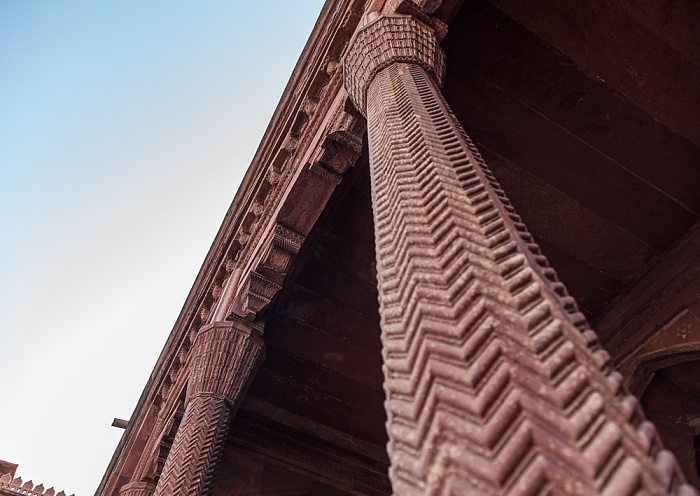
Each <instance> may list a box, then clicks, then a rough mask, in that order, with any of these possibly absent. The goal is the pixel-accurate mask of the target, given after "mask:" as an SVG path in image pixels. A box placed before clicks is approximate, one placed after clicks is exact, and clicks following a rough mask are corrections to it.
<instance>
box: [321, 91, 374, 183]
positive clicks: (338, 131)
mask: <svg viewBox="0 0 700 496" xmlns="http://www.w3.org/2000/svg"><path fill="white" fill-rule="evenodd" d="M332 122H333V123H332V124H331V126H330V129H329V131H328V133H327V134H326V137H325V138H324V140H323V142H322V143H321V146H319V148H318V150H317V151H316V153H315V154H314V158H313V160H312V162H311V165H310V166H309V170H311V172H314V173H315V174H318V175H319V176H321V177H323V178H324V179H326V180H328V181H331V182H334V183H336V184H338V183H340V181H341V179H342V175H343V174H345V173H346V172H347V170H348V169H349V168H350V167H353V166H354V165H355V163H356V162H357V159H358V158H359V157H360V153H362V136H363V134H364V131H365V121H364V119H363V118H362V117H361V116H359V115H358V114H357V113H356V112H355V111H354V108H353V107H352V105H346V106H344V107H340V108H339V109H338V111H337V112H336V115H335V116H334V117H333V121H332Z"/></svg>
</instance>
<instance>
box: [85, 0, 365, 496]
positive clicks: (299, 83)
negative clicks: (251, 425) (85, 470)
mask: <svg viewBox="0 0 700 496" xmlns="http://www.w3.org/2000/svg"><path fill="white" fill-rule="evenodd" d="M363 4H364V0H328V1H327V2H326V3H325V5H324V7H323V9H322V11H321V14H320V16H319V18H318V20H317V22H316V24H315V26H314V29H313V31H312V33H311V36H310V37H309V40H308V41H307V43H306V45H305V48H304V50H303V52H302V54H301V56H300V58H299V60H298V61H297V64H296V66H295V69H294V71H293V72H292V75H291V77H290V79H289V82H288V83H287V85H286V88H285V90H284V92H283V94H282V97H281V99H280V102H279V104H278V105H277V108H276V110H275V112H274V114H273V116H272V119H271V121H270V124H269V125H268V127H267V129H266V131H265V134H264V135H263V138H262V140H261V143H260V145H259V147H258V149H257V152H256V153H255V155H254V158H253V160H252V162H251V165H250V167H249V168H248V171H247V173H246V174H245V176H244V178H243V181H242V183H241V186H240V187H239V189H238V191H237V193H236V195H235V197H234V199H233V202H232V204H231V206H230V207H229V209H228V211H227V213H226V215H225V217H224V219H223V222H222V225H221V227H220V228H219V231H218V233H217V235H216V237H215V239H214V241H213V243H212V245H211V247H210V249H209V251H208V253H207V255H206V258H205V260H204V263H203V265H202V267H201V269H200V271H199V273H198V275H197V277H196V279H195V282H194V284H193V286H192V289H191V290H190V292H189V294H188V296H187V299H186V301H185V303H184V306H183V308H182V310H181V312H180V314H179V316H178V318H177V321H176V322H175V325H174V327H173V330H172V331H171V333H170V335H169V337H168V339H167V341H166V343H165V345H164V347H163V350H162V351H161V354H160V356H159V358H158V360H157V362H156V364H155V367H154V370H153V372H152V373H151V375H150V377H149V379H148V382H147V383H146V386H145V388H144V390H143V392H142V394H141V396H140V398H139V400H138V402H137V405H136V407H135V409H134V412H133V414H132V416H131V419H130V421H129V425H128V426H127V428H126V430H125V432H124V434H123V436H122V438H121V440H120V442H119V444H118V446H117V448H116V450H115V453H114V455H113V457H112V459H111V461H110V464H109V466H108V468H107V470H106V472H105V476H104V477H103V480H102V481H101V483H100V486H99V488H98V490H97V493H98V494H101V493H103V491H104V490H105V489H108V486H112V485H113V484H114V483H115V480H116V478H117V477H118V476H119V473H120V472H121V470H120V468H121V467H120V463H121V458H122V454H123V453H125V452H127V453H128V452H129V451H130V450H128V451H125V448H127V446H129V445H130V444H131V443H132V441H133V439H132V438H133V437H134V434H135V433H136V432H137V431H138V430H139V429H140V427H141V425H142V423H143V422H144V418H145V416H146V414H147V413H148V411H149V410H150V409H151V408H152V406H153V405H158V406H160V404H161V403H162V402H164V401H165V400H166V398H163V397H162V394H161V390H162V389H163V385H164V383H165V382H166V381H167V380H168V378H169V376H170V375H171V372H172V369H173V368H174V367H173V363H174V362H175V361H176V359H177V358H178V357H182V351H181V350H182V349H183V344H185V347H189V345H191V342H188V340H190V341H191V339H193V331H194V332H196V329H197V328H198V327H200V326H201V325H203V324H206V320H207V319H203V318H202V308H203V306H204V305H207V304H208V300H207V299H208V298H209V299H211V297H212V290H213V286H214V285H215V283H216V282H217V275H219V276H221V275H222V274H223V275H224V276H225V277H227V278H228V274H227V273H225V269H226V267H227V265H228V266H230V265H231V264H232V263H234V260H233V258H232V257H233V256H235V257H237V258H246V257H247V258H250V255H251V254H252V253H254V252H260V246H259V245H260V244H261V243H262V242H264V239H263V236H264V235H265V234H269V231H270V229H269V227H270V226H271V225H272V224H274V223H275V218H276V215H268V216H267V219H266V224H267V226H257V228H256V229H255V230H254V232H251V233H250V236H249V238H250V239H248V241H247V243H246V244H245V246H239V247H238V248H236V253H235V254H233V255H232V254H231V253H230V250H231V246H232V244H236V243H237V242H236V241H235V239H236V236H237V235H238V234H239V233H240V232H241V229H242V226H243V225H244V222H245V221H246V219H247V217H248V216H249V214H250V212H251V209H252V208H253V204H254V203H255V199H256V196H257V195H259V192H260V187H261V185H262V184H263V182H264V181H265V180H266V179H268V176H267V175H266V171H268V170H269V169H271V168H272V164H271V163H272V161H273V160H274V159H275V158H276V157H277V155H278V154H279V151H280V150H281V149H283V148H284V146H285V143H287V144H289V141H290V140H295V141H296V142H297V143H298V145H297V148H296V150H294V151H293V156H290V157H289V158H290V163H289V164H287V165H286V167H285V170H284V171H280V172H281V174H280V175H281V176H282V177H280V182H279V183H278V184H277V186H278V188H277V189H278V194H277V196H276V197H274V198H271V204H265V205H264V208H265V209H266V210H267V211H268V212H274V213H275V214H276V213H278V212H279V209H280V206H281V203H282V200H283V199H284V198H285V197H287V196H288V194H287V193H288V191H289V190H290V189H291V188H292V186H293V184H292V183H293V180H294V179H297V178H298V177H299V173H300V172H301V169H304V168H308V167H307V166H308V164H307V162H306V161H304V160H303V158H304V157H306V156H308V155H309V147H310V146H311V145H312V142H314V143H316V142H317V141H318V140H316V141H314V140H313V137H314V136H315V135H317V134H318V133H319V130H322V126H323V125H324V122H325V121H324V120H323V119H321V118H320V117H321V116H323V115H325V114H326V113H327V111H328V109H329V108H330V106H331V104H332V103H333V102H334V101H336V100H337V96H338V95H337V93H338V92H342V91H343V90H342V83H341V80H342V74H341V69H340V61H339V59H340V55H341V53H342V50H343V48H344V46H345V44H346V43H347V40H348V39H349V38H350V36H351V35H352V33H353V31H354V29H355V27H356V25H357V22H358V21H359V18H360V14H361V9H362V7H363ZM323 40H328V41H326V42H324V41H323ZM329 68H331V69H332V73H331V74H328V75H327V78H326V77H324V76H323V75H321V76H320V78H321V79H322V80H321V81H320V82H319V79H318V78H317V77H318V76H319V72H321V71H323V72H325V71H326V69H329ZM319 86H320V88H319ZM328 89H331V90H335V91H327V90H328ZM313 92H315V93H316V94H312V93H313ZM309 101H311V102H312V103H313V104H314V105H315V109H314V110H315V112H314V115H315V116H316V119H313V116H311V118H310V119H309V121H308V125H307V126H306V129H303V132H298V130H295V129H294V126H295V124H296V122H295V119H298V116H299V113H300V111H301V110H304V109H302V106H303V105H304V104H305V103H308V102H309ZM306 111H307V112H308V109H306ZM326 124H327V123H326ZM295 132H297V133H298V136H296V137H292V138H290V134H294V133H295ZM285 140H286V141H285ZM266 203H267V202H266ZM263 227H268V229H264V228H263ZM256 248H257V249H256ZM239 252H240V253H239ZM228 255H231V256H230V257H229V258H228V259H227V256H228ZM248 265H251V263H250V262H249V263H248ZM198 320H199V321H200V322H197V321H198ZM184 365H185V363H182V360H181V361H180V363H178V366H177V371H176V372H175V375H177V372H180V371H183V370H186V366H184ZM171 380H172V381H173V382H174V383H180V382H182V381H177V380H175V378H173V379H171ZM173 389H175V388H173ZM178 394H179V391H177V392H175V393H174V394H172V395H171V396H177V395H178ZM173 401H174V400H173V399H172V398H171V399H170V401H168V403H173ZM162 407H163V408H171V407H172V405H170V406H169V407H168V406H166V405H165V404H163V405H162ZM115 471H116V472H115ZM112 479H115V480H112Z"/></svg>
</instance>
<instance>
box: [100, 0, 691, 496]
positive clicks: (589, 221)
mask: <svg viewBox="0 0 700 496" xmlns="http://www.w3.org/2000/svg"><path fill="white" fill-rule="evenodd" d="M261 36H266V33H261ZM280 41H283V40H280ZM251 77H253V76H251ZM699 84H700V4H698V3H696V2H692V1H683V0H678V1H664V0H658V1H651V0H616V1H607V0H579V1H576V2H563V1H561V0H538V1H537V2H532V1H530V0H464V1H459V0H442V1H440V0H427V1H426V0H422V1H410V0H405V1H400V0H328V1H327V2H326V5H325V6H324V8H323V10H322V12H321V15H320V17H319V19H318V22H317V23H316V26H315V28H314V30H313V32H312V34H311V37H310V39H309V41H308V43H307V45H306V48H305V49H304V52H303V53H302V55H301V58H300V59H299V62H298V64H297V66H296V69H295V70H294V72H293V74H292V76H291V79H290V80H289V83H288V85H287V88H286V90H285V92H284V94H283V96H282V99H281V101H280V103H279V105H278V107H277V110H276V112H275V114H274V116H273V117H272V121H271V122H270V124H269V127H268V129H267V132H266V133H265V136H264V137H263V139H262V142H261V144H260V147H259V148H258V151H257V153H256V155H255V157H254V159H253V162H252V164H251V166H250V169H249V171H248V173H247V175H246V176H245V179H244V180H243V184H242V185H241V187H240V190H239V191H238V193H237V195H236V196H235V198H234V200H233V204H232V205H231V208H230V210H229V211H228V214H227V215H226V218H225V219H224V222H223V225H222V226H221V229H220V230H219V233H218V235H217V237H216V239H215V240H214V243H213V245H212V247H211V250H210V251H209V254H208V255H207V258H206V260H205V261H204V264H203V266H202V268H201V270H200V272H199V275H198V276H197V279H196V281H195V283H194V286H193V288H192V291H191V293H190V295H189V297H188V299H187V301H186V303H185V306H184V307H183V309H182V312H181V313H180V316H179V317H178V320H177V322H176V324H175V327H174V329H173V331H172V333H171V334H170V337H169V338H168V340H167V343H166V344H165V348H164V349H163V352H162V353H161V355H160V358H159V359H158V362H157V363H156V366H155V369H154V371H153V373H152V375H151V377H150V379H149V380H148V382H147V384H146V387H145V389H144V391H143V394H142V396H141V399H140V400H139V402H138V404H137V406H136V409H135V410H134V413H133V416H132V417H131V419H130V420H129V422H128V425H127V427H126V430H125V432H124V435H123V437H122V439H121V441H120V443H119V446H118V447H117V449H116V452H115V454H114V456H113V458H112V461H111V463H110V464H109V467H108V469H107V472H106V474H105V476H104V478H103V480H102V483H101V485H100V487H99V489H98V491H97V494H98V495H99V496H118V495H119V496H150V495H158V496H164V495H213V496H224V495H350V494H352V495H388V494H392V493H393V494H396V495H401V496H403V495H437V494H451V495H452V494H453V495H462V494H465V495H470V494H483V495H505V494H508V495H516V494H517V495H544V494H558V495H591V494H606V495H612V496H624V495H643V494H644V495H646V494H648V495H662V494H663V495H666V494H674V495H695V494H698V493H697V492H696V489H694V487H696V488H697V487H700V475H699V474H698V467H699V464H700V461H699V455H698V451H699V450H700V436H699V434H700V296H699V294H700V229H699V225H698V215H699V214H700V90H699ZM516 212H517V213H516ZM592 328H593V329H595V331H594V330H592Z"/></svg>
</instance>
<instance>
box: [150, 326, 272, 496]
mask: <svg viewBox="0 0 700 496" xmlns="http://www.w3.org/2000/svg"><path fill="white" fill-rule="evenodd" d="M261 354H262V339H261V336H260V335H259V334H258V333H257V331H256V330H255V329H253V328H252V327H251V326H248V325H245V324H242V323H240V322H219V323H215V324H211V325H209V326H205V327H203V328H202V329H201V330H200V331H199V334H198V335H197V339H196V340H195V343H194V346H193V348H192V364H191V369H190V377H189V382H188V384H187V400H186V406H185V413H184V417H183V419H182V423H181V424H180V428H179V429H178V431H177V434H176V435H175V440H174V441H173V446H172V448H171V450H170V454H169V455H168V458H167V461H166V462H165V467H164V468H163V473H162V475H161V477H160V479H159V481H158V485H157V487H156V492H155V494H157V495H163V496H165V495H172V494H191V495H202V494H208V491H209V490H210V488H211V484H212V481H213V477H214V475H215V474H216V469H217V465H218V462H219V459H220V454H221V446H222V443H223V440H224V438H225V436H226V431H227V429H228V425H229V422H230V419H231V415H232V410H233V409H234V408H235V405H236V402H237V400H238V399H239V398H240V396H241V394H242V392H243V391H244V390H245V388H246V386H247V384H248V381H249V380H250V378H251V377H252V375H253V371H254V370H255V367H256V364H257V363H258V361H259V359H260V357H261Z"/></svg>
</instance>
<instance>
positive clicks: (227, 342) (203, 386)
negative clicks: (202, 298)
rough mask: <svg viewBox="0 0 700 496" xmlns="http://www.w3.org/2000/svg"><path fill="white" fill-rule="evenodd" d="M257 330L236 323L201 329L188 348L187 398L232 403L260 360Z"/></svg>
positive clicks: (212, 325) (260, 345)
mask: <svg viewBox="0 0 700 496" xmlns="http://www.w3.org/2000/svg"><path fill="white" fill-rule="evenodd" d="M261 350H262V338H261V336H260V335H259V333H258V331H257V330H255V329H253V328H252V327H249V326H246V325H243V324H241V323H239V322H217V323H214V324H210V325H208V326H206V327H203V328H202V329H201V330H200V331H199V334H197V339H196V340H195V342H194V347H193V349H192V364H191V368H190V376H189V379H188V383H187V397H188V398H193V397H195V396H202V395H211V396H218V397H221V398H226V399H228V400H230V401H234V400H235V399H236V397H237V396H238V394H239V393H240V392H241V391H242V389H243V388H244V387H245V384H246V382H247V380H248V376H249V374H250V371H251V370H253V368H254V366H255V364H256V363H257V361H258V358H259V357H260V353H261Z"/></svg>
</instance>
